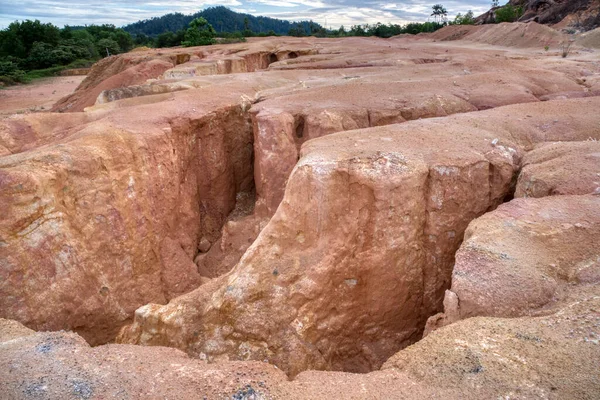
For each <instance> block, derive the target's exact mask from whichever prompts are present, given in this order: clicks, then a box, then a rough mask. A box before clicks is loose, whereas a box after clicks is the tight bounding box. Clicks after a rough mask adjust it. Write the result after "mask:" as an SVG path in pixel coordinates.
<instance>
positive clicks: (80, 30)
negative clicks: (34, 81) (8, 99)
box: [0, 20, 135, 84]
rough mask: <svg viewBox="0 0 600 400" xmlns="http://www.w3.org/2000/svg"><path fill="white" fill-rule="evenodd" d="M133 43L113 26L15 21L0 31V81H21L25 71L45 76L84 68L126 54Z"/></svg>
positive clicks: (32, 75) (130, 38)
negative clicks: (59, 71)
mask: <svg viewBox="0 0 600 400" xmlns="http://www.w3.org/2000/svg"><path fill="white" fill-rule="evenodd" d="M134 45H135V43H134V41H133V39H132V37H131V35H130V34H129V33H127V32H125V31H124V30H123V29H121V28H116V27H115V26H114V25H91V26H86V27H71V26H65V27H64V28H62V29H60V28H58V27H56V26H54V25H52V24H50V23H46V24H44V23H41V22H40V21H38V20H35V21H30V20H26V21H22V22H19V21H15V22H13V23H11V24H10V25H9V26H8V28H6V29H4V30H2V31H0V82H2V83H4V84H11V83H15V82H25V81H27V80H28V78H32V77H36V75H35V74H31V75H28V72H29V71H41V72H40V73H39V74H40V75H44V71H43V70H48V71H45V72H47V73H48V74H52V73H54V72H56V71H57V70H58V69H61V68H64V67H65V66H70V67H73V68H77V67H86V66H89V65H91V64H92V63H93V62H95V61H96V60H98V59H99V58H101V57H104V56H107V55H111V54H119V53H122V52H127V51H129V50H131V49H132V48H133V47H134Z"/></svg>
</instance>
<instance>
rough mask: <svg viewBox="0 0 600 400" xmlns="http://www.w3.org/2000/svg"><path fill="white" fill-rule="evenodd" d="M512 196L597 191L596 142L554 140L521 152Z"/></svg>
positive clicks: (599, 153)
mask: <svg viewBox="0 0 600 400" xmlns="http://www.w3.org/2000/svg"><path fill="white" fill-rule="evenodd" d="M522 165H523V167H522V170H521V173H520V174H519V180H518V182H517V189H516V192H515V196H516V197H545V196H553V195H567V194H593V193H595V194H600V142H597V141H593V140H588V141H585V142H572V143H565V142H558V143H551V144H547V145H544V146H541V147H539V148H537V149H535V150H533V151H531V152H529V153H527V155H525V157H524V158H523V163H522Z"/></svg>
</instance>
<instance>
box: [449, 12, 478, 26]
mask: <svg viewBox="0 0 600 400" xmlns="http://www.w3.org/2000/svg"><path fill="white" fill-rule="evenodd" d="M474 24H475V17H474V16H473V11H471V10H469V11H467V13H466V14H465V15H462V14H461V13H458V14H456V17H455V18H454V25H474Z"/></svg>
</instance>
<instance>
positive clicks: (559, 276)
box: [429, 195, 600, 328]
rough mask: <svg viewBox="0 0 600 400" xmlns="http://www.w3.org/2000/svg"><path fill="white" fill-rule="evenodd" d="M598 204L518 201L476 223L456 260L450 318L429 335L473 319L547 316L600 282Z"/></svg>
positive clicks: (594, 200) (438, 320)
mask: <svg viewBox="0 0 600 400" xmlns="http://www.w3.org/2000/svg"><path fill="white" fill-rule="evenodd" d="M599 206H600V197H599V196H593V195H592V196H589V195H588V196H553V197H545V198H542V199H515V200H513V201H511V202H510V203H507V204H503V205H502V206H500V207H499V208H498V209H497V210H495V211H493V212H491V213H488V214H485V215H484V216H482V217H480V218H478V219H477V220H475V221H473V222H472V223H471V224H470V225H469V228H468V229H467V231H466V233H465V241H464V243H463V244H462V246H461V248H460V250H459V251H458V252H457V254H456V264H455V267H454V272H453V273H452V287H451V289H450V291H448V292H446V301H445V304H444V306H445V315H440V316H435V317H432V318H431V320H430V321H429V328H433V327H434V326H439V325H444V324H447V323H451V322H453V321H455V320H457V319H464V318H469V317H473V316H496V317H518V316H524V315H536V314H537V315H540V314H542V315H543V314H545V313H546V314H547V313H549V312H550V311H551V310H553V309H556V308H558V307H562V306H564V304H565V302H569V301H571V299H572V296H573V294H572V292H574V291H577V292H586V291H587V292H589V291H592V292H594V291H596V290H597V285H598V282H600V254H599V253H598V247H597V245H596V243H597V242H598V240H599V239H600V215H599V214H598V212H597V210H598V207H599Z"/></svg>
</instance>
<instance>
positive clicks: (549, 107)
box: [0, 24, 600, 398]
mask: <svg viewBox="0 0 600 400" xmlns="http://www.w3.org/2000/svg"><path fill="white" fill-rule="evenodd" d="M461 29H462V28H461ZM457 39H462V40H461V41H457ZM559 40H560V35H558V34H557V33H556V32H555V31H553V30H552V29H550V28H547V27H543V26H539V25H536V24H513V25H497V26H492V27H489V26H486V27H469V28H468V29H467V31H466V32H462V31H460V32H459V31H457V28H456V27H449V28H447V29H444V30H441V31H438V32H436V33H435V34H434V35H431V36H429V37H428V36H422V35H421V36H417V37H397V38H392V39H389V40H380V39H374V38H347V39H315V38H306V39H304V38H303V39H294V38H268V39H260V40H259V39H253V40H251V41H249V42H248V43H244V44H236V45H227V46H224V45H220V46H211V47H204V48H192V49H169V50H163V49H160V50H151V51H148V52H140V53H130V54H126V55H122V56H119V57H112V58H109V59H105V60H103V61H102V62H101V63H99V64H97V65H96V66H95V67H94V68H93V69H92V71H91V72H90V74H89V75H88V77H87V78H86V79H85V80H84V81H83V82H82V84H81V86H80V87H79V88H78V90H77V91H75V92H74V93H73V94H71V95H69V96H67V97H65V98H63V99H61V100H60V101H59V102H58V103H57V104H56V105H55V106H54V108H53V110H54V111H60V112H62V113H57V112H54V113H33V114H27V115H13V116H11V117H7V118H4V119H3V120H1V121H0V214H1V215H2V218H0V273H1V274H2V281H0V295H1V297H0V310H2V311H1V314H0V316H1V317H4V318H8V319H11V320H16V321H19V322H20V323H22V324H24V325H25V326H27V327H28V328H32V329H35V330H38V331H46V330H48V331H57V330H61V329H64V330H68V331H74V332H76V333H78V334H79V335H81V336H78V335H76V334H75V333H64V332H60V333H35V332H34V331H31V330H28V329H27V328H25V327H24V326H22V325H20V324H18V323H17V322H13V321H9V320H5V321H3V322H2V324H1V325H0V341H1V342H2V344H1V345H0V346H2V347H1V348H0V364H1V366H2V367H3V368H4V370H8V371H10V372H9V373H8V374H5V375H4V376H3V377H2V378H0V379H2V382H3V385H2V389H0V391H2V390H4V392H3V393H6V394H7V395H8V396H10V397H14V398H29V397H32V396H33V397H35V396H42V397H46V398H64V397H65V393H69V394H68V395H67V397H68V396H70V397H73V398H102V396H109V397H110V396H117V397H118V396H120V395H123V396H124V397H129V398H146V397H156V398H163V397H167V396H175V397H178V398H193V397H198V396H199V397H200V398H202V396H206V397H209V398H224V397H232V396H233V398H323V397H325V398H331V397H341V398H424V397H444V398H465V397H470V398H487V397H513V396H516V397H553V396H555V397H557V398H578V397H582V398H586V397H594V394H597V393H599V392H600V386H598V381H597V374H596V371H598V370H599V369H600V365H599V364H598V363H599V361H598V360H600V345H598V338H599V335H600V320H599V319H598V318H600V316H599V315H598V311H597V308H598V305H597V304H596V303H597V299H598V294H599V290H600V289H599V288H598V283H599V279H600V273H599V272H598V268H599V267H600V264H599V263H598V260H600V258H599V257H600V254H598V252H597V250H598V249H597V246H596V245H595V243H598V240H600V229H599V228H598V227H599V226H600V218H598V210H599V208H598V206H599V205H600V204H598V201H599V198H598V193H599V191H600V178H599V177H600V175H599V174H600V170H598V165H599V164H598V162H597V160H598V151H600V149H597V146H596V143H597V141H598V140H600V114H599V113H597V112H595V110H598V109H600V97H598V93H600V86H599V85H600V61H599V60H598V56H597V53H596V51H595V50H593V49H584V48H582V47H575V48H574V53H573V55H574V56H573V57H570V58H567V59H563V58H561V57H560V54H558V52H557V51H555V50H554V49H553V50H552V51H548V52H545V51H544V50H543V47H544V45H545V44H546V43H551V44H552V46H557V45H558V43H559ZM513 198H514V199H513ZM424 332H425V334H426V335H427V336H426V338H425V339H423V340H421V338H422V336H423V333H424ZM82 337H83V338H85V340H86V341H87V342H88V343H90V344H92V345H99V346H97V347H93V348H90V347H89V345H88V343H86V342H85V341H84V340H83V339H82ZM115 340H116V341H117V342H118V343H121V344H108V345H106V344H105V343H107V342H112V341H115ZM139 345H146V346H139ZM156 346H168V347H172V348H177V349H179V350H176V349H172V348H171V349H168V348H164V347H156ZM180 350H183V351H184V352H185V353H187V355H186V354H185V353H183V352H181V351H180ZM15 360H19V363H18V364H15V362H16V361H15ZM318 370H326V371H339V372H323V371H318ZM352 372H360V373H363V374H360V375H356V374H351V373H352ZM290 378H292V380H291V381H290V380H288V379H290ZM150 382H151V383H150ZM61 396H63V397H61Z"/></svg>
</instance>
